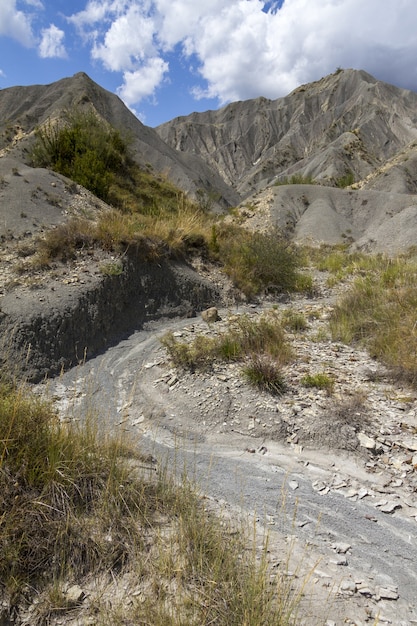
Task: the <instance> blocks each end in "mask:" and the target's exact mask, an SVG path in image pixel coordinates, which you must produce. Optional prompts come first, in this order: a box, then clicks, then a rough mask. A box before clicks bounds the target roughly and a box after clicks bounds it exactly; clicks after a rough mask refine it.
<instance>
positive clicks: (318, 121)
mask: <svg viewBox="0 0 417 626" xmlns="http://www.w3.org/2000/svg"><path fill="white" fill-rule="evenodd" d="M157 131H158V133H159V135H160V137H161V138H162V139H163V140H164V141H165V142H166V143H167V144H169V145H170V146H171V147H173V148H175V149H176V150H178V151H179V152H184V153H193V154H195V155H197V156H201V157H202V158H203V159H204V160H205V161H206V162H208V163H209V164H210V165H211V166H212V167H213V168H216V169H217V171H218V172H219V173H220V175H221V176H222V177H223V178H224V180H225V181H226V182H227V183H228V184H229V185H231V186H232V187H234V188H235V189H236V190H237V191H238V192H239V194H240V195H241V197H242V198H245V197H247V196H248V195H250V194H252V193H253V192H254V191H259V190H260V189H262V188H264V187H265V186H266V185H270V184H273V183H275V182H277V181H282V180H284V179H285V178H288V177H291V176H292V175H294V174H298V175H301V176H303V177H309V178H312V179H314V180H315V181H316V182H318V183H320V184H326V185H332V186H334V185H335V184H336V183H338V181H339V179H340V178H341V177H345V176H349V177H351V178H352V179H354V180H355V181H360V180H362V179H364V178H365V177H367V176H368V175H370V174H372V173H373V172H375V171H377V170H378V169H379V168H381V166H384V165H386V164H387V162H388V163H391V166H392V167H394V165H398V163H397V161H396V158H398V156H399V153H402V152H403V151H404V150H405V149H407V150H406V151H408V150H412V148H415V146H411V145H410V144H412V143H413V142H414V141H415V140H417V94H415V93H413V92H410V91H406V90H404V89H398V88H396V87H393V86H391V85H387V84H385V83H382V82H380V81H377V80H376V79H375V78H373V77H372V76H370V75H369V74H367V73H366V72H363V71H356V70H339V71H337V72H335V73H334V74H332V75H330V76H326V77H325V78H323V79H321V80H319V81H317V82H314V83H311V84H308V85H303V86H301V87H298V89H296V90H295V91H293V92H292V93H290V94H289V95H288V96H286V97H285V98H280V99H278V100H267V99H266V98H257V99H255V100H246V101H244V102H234V103H232V104H229V105H227V106H225V107H224V108H222V109H220V110H218V111H207V112H205V113H193V114H192V115H188V116H186V117H179V118H175V119H174V120H172V121H170V122H167V123H166V124H163V125H162V126H159V127H158V128H157ZM416 146H417V143H416ZM414 152H415V150H414V151H413V153H414ZM352 182H353V180H352ZM372 184H373V186H374V187H375V186H377V187H378V183H377V181H375V180H374V179H373V182H372ZM416 189H417V187H416V186H415V183H414V182H413V181H410V180H406V179H404V185H403V187H402V189H396V191H408V192H414V191H416Z"/></svg>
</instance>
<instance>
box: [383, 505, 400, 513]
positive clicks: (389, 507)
mask: <svg viewBox="0 0 417 626" xmlns="http://www.w3.org/2000/svg"><path fill="white" fill-rule="evenodd" d="M397 509H401V504H400V503H399V502H387V504H384V505H383V506H381V507H379V510H380V511H382V512H383V513H394V511H396V510H397Z"/></svg>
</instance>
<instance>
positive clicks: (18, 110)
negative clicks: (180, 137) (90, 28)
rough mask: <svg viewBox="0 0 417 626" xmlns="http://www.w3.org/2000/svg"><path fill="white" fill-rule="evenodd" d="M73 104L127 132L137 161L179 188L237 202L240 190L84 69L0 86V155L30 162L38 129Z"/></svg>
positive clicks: (229, 201) (225, 204)
mask: <svg viewBox="0 0 417 626" xmlns="http://www.w3.org/2000/svg"><path fill="white" fill-rule="evenodd" d="M74 107H89V108H93V109H94V110H95V111H96V113H97V114H98V115H99V116H100V117H102V118H103V119H104V120H106V121H107V122H108V123H110V124H111V125H112V126H114V127H115V128H117V129H119V130H121V131H122V132H123V133H125V134H128V136H129V137H130V138H131V139H132V149H133V152H134V156H135V158H136V159H137V161H138V163H139V164H142V165H145V164H150V165H151V166H152V167H153V168H154V169H155V171H157V172H164V173H165V175H167V176H168V178H169V179H170V180H171V181H172V182H173V183H174V184H176V185H177V186H178V187H180V188H182V189H184V190H186V191H189V192H191V193H195V192H196V191H197V190H198V189H207V190H215V191H216V192H219V193H220V195H221V198H222V202H223V206H230V205H233V204H235V203H236V202H237V200H238V195H237V194H236V192H235V191H234V190H233V189H231V188H230V186H228V185H226V184H225V183H224V181H223V180H222V178H221V177H220V176H219V175H218V174H217V172H216V171H215V170H213V169H212V168H211V167H210V166H209V165H208V164H207V163H206V162H205V161H204V160H203V159H202V158H200V157H197V156H196V155H194V156H193V157H190V155H188V154H180V153H178V152H177V151H175V150H173V149H172V148H171V147H170V146H168V145H167V144H166V143H165V142H164V141H162V140H161V139H160V137H159V135H158V134H157V133H156V131H155V130H154V129H152V128H149V127H148V126H145V125H144V124H142V123H141V122H140V121H139V120H138V119H137V117H135V115H133V113H131V111H129V109H128V108H127V107H126V106H125V105H124V104H123V102H122V101H121V100H120V98H118V97H117V96H116V95H114V94H112V93H110V92H109V91H107V90H105V89H103V88H102V87H100V86H99V85H97V84H96V83H95V82H94V81H92V80H91V79H90V78H89V77H88V76H87V75H86V74H84V73H83V72H80V73H78V74H75V75H74V76H72V77H70V78H64V79H62V80H60V81H57V82H55V83H51V84H50V85H33V86H29V87H9V88H8V89H3V90H0V155H2V154H3V155H4V154H8V155H9V156H12V157H14V158H16V159H17V160H18V161H24V162H26V163H28V162H29V154H28V152H29V151H30V147H31V143H32V141H33V134H34V131H35V129H36V128H37V127H38V126H41V125H42V124H45V123H47V122H48V120H54V119H56V118H59V117H61V116H62V113H63V112H64V111H66V110H68V109H72V108H74Z"/></svg>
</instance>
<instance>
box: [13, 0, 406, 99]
mask: <svg viewBox="0 0 417 626" xmlns="http://www.w3.org/2000/svg"><path fill="white" fill-rule="evenodd" d="M2 1H3V2H4V0H2ZM10 2H11V0H7V3H8V4H10ZM279 7H280V8H279ZM69 20H70V21H71V22H72V23H73V24H74V25H75V26H76V27H77V28H78V29H79V31H80V32H83V34H84V35H86V36H88V37H89V38H90V39H91V40H92V44H91V54H92V57H93V58H94V59H95V60H96V61H99V62H101V63H103V65H104V66H105V67H106V68H107V69H110V70H112V71H117V72H121V73H122V76H123V78H122V80H123V84H122V85H121V87H120V90H119V93H120V95H121V97H123V98H124V100H125V101H126V103H127V104H128V105H133V104H135V103H137V102H139V101H140V100H141V99H143V98H145V97H148V96H149V95H153V94H154V93H155V92H156V90H157V88H158V87H159V86H160V85H161V84H162V83H163V81H164V80H166V77H167V73H168V72H169V67H168V55H169V54H170V53H171V52H172V51H173V50H175V51H176V52H177V51H178V50H180V52H181V54H182V57H183V62H184V61H185V62H188V63H189V65H190V67H191V66H192V67H193V68H194V70H195V69H196V70H197V75H198V77H199V79H198V80H197V79H196V80H195V85H194V88H193V93H194V95H195V97H199V98H201V97H210V98H216V99H217V100H218V101H219V103H221V104H224V103H226V102H228V101H232V100H242V99H246V98H251V97H256V96H259V95H263V96H266V97H270V98H277V97H280V96H283V95H285V94H287V93H288V92H289V91H290V90H291V89H293V88H295V87H296V86H298V85H299V84H301V83H305V82H309V81H312V80H316V79H318V78H320V77H321V76H324V75H325V74H327V73H329V72H332V71H334V70H335V69H336V67H339V66H340V67H355V68H361V69H365V70H367V71H368V72H370V73H373V74H375V75H376V76H377V77H378V78H381V79H383V80H386V81H388V82H393V83H395V84H401V85H402V86H408V87H411V88H417V70H416V67H415V58H416V54H417V37H416V35H415V24H416V22H417V3H416V2H415V0H396V1H395V2H393V1H392V0H366V2H364V1H363V0H284V2H283V4H282V6H281V2H279V1H277V2H264V1H262V0H205V2H196V0H100V1H98V0H89V1H88V2H87V4H86V7H85V9H84V10H83V11H80V12H78V13H76V14H74V15H72V16H71V17H70V18H69Z"/></svg>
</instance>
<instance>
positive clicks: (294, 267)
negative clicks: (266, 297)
mask: <svg viewBox="0 0 417 626" xmlns="http://www.w3.org/2000/svg"><path fill="white" fill-rule="evenodd" d="M217 240H218V242H219V249H220V252H219V257H220V260H221V261H222V262H223V263H224V266H225V271H226V273H227V274H228V275H229V276H230V277H231V279H232V280H233V282H234V283H235V285H236V286H237V287H238V288H239V289H240V290H241V291H243V293H244V294H245V295H246V296H247V297H248V298H251V297H253V296H255V295H257V294H260V293H265V292H269V293H282V292H287V291H296V290H297V287H298V284H299V282H298V281H299V277H300V273H299V271H298V270H299V266H300V259H299V256H298V253H297V251H296V249H295V248H294V247H293V246H292V245H291V244H290V243H289V242H288V241H287V240H285V239H283V238H282V236H281V235H280V233H279V232H278V231H277V230H274V231H272V232H271V233H267V234H265V233H250V232H248V231H245V230H244V229H239V228H235V229H223V230H221V231H220V229H219V232H218V233H217Z"/></svg>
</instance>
